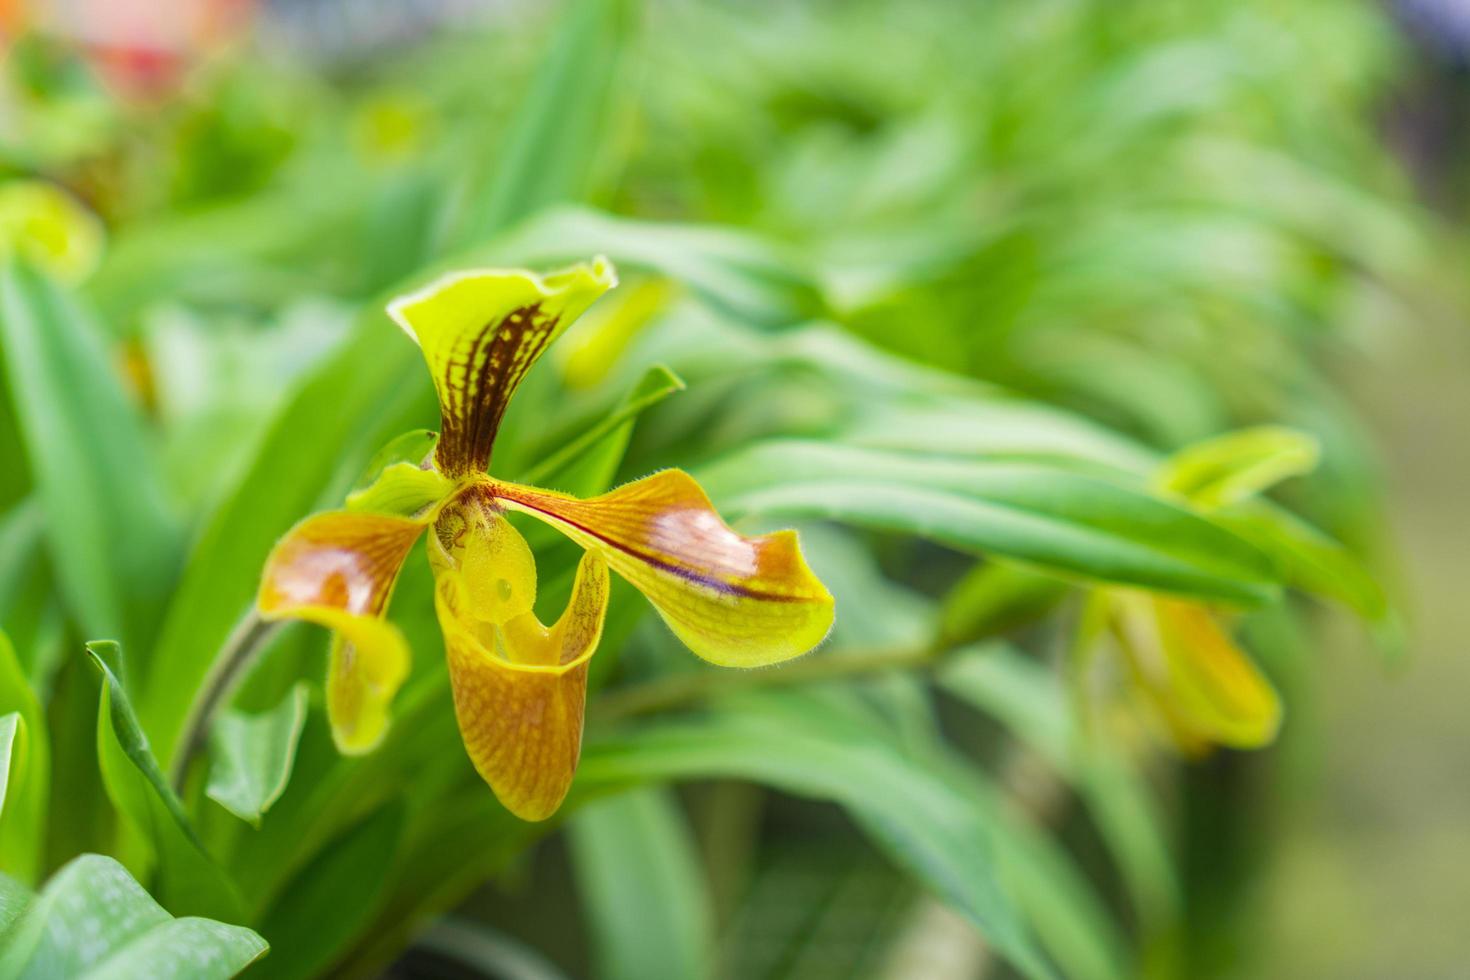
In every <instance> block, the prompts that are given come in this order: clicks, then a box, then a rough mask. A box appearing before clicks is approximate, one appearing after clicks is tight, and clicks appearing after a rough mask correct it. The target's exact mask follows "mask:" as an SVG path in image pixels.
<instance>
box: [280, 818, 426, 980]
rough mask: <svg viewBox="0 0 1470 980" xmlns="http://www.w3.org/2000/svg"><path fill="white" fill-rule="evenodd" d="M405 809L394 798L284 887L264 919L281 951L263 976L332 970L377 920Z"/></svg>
mask: <svg viewBox="0 0 1470 980" xmlns="http://www.w3.org/2000/svg"><path fill="white" fill-rule="evenodd" d="M403 823H404V809H403V806H402V805H401V804H399V803H396V802H394V803H389V804H387V805H385V806H382V807H380V808H378V810H377V811H376V812H374V813H373V814H372V815H370V816H369V817H367V818H366V819H364V820H362V821H360V822H359V823H358V824H357V825H356V826H354V827H351V828H350V829H348V830H347V832H346V833H344V834H342V835H341V836H340V837H338V838H337V839H336V840H334V841H332V842H331V843H330V844H328V845H327V846H326V847H325V848H323V849H322V851H321V852H320V853H319V854H317V856H316V857H315V858H314V859H313V860H312V861H311V862H310V863H309V864H307V865H306V866H305V867H303V868H302V869H301V870H300V871H299V872H298V873H297V874H296V876H295V877H294V878H293V879H292V880H291V882H290V883H289V884H288V885H287V886H286V887H285V888H284V889H282V890H281V892H280V894H279V895H278V896H277V898H276V900H275V901H274V902H273V903H272V905H271V907H270V910H269V911H268V912H267V913H266V916H265V918H264V919H263V920H262V921H261V923H260V931H261V934H262V935H264V936H265V937H266V938H267V939H268V940H269V941H270V943H271V946H272V948H273V949H274V950H275V955H273V956H272V957H271V958H270V959H269V960H267V961H266V962H265V963H264V964H263V965H262V967H261V969H260V975H261V976H263V977H274V978H295V977H316V976H321V975H322V974H323V973H324V972H326V971H327V970H328V969H329V968H330V967H331V966H332V964H333V963H334V962H336V960H337V959H338V957H340V956H341V955H342V953H343V952H344V951H345V950H346V949H347V948H348V947H349V946H350V945H351V943H352V942H353V940H354V939H356V938H359V933H360V931H361V930H362V928H363V927H364V926H365V925H366V924H367V923H368V922H370V921H372V916H373V913H374V912H375V911H376V909H377V905H378V901H379V899H380V897H381V896H382V895H383V892H384V888H385V885H386V882H387V880H388V873H389V870H390V869H391V868H392V866H393V862H394V859H395V857H396V855H397V851H398V843H399V839H400V837H401V835H402V832H403Z"/></svg>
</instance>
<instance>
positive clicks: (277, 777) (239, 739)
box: [205, 682, 308, 826]
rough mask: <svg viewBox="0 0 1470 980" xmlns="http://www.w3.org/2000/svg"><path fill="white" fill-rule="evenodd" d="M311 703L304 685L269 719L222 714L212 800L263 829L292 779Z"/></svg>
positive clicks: (215, 736) (214, 736)
mask: <svg viewBox="0 0 1470 980" xmlns="http://www.w3.org/2000/svg"><path fill="white" fill-rule="evenodd" d="M307 699H308V694H307V685H306V683H305V682H301V683H298V684H297V685H296V686H295V687H293V688H292V689H291V692H290V693H289V694H287V695H286V697H285V698H284V699H283V700H282V701H281V703H280V704H278V705H277V706H276V707H275V708H273V709H272V710H270V711H267V712H265V713H264V714H259V715H248V714H245V713H244V712H241V711H234V710H227V711H222V712H220V715H219V717H218V718H217V719H216V720H215V722H214V728H213V730H212V731H211V732H210V733H209V744H210V749H211V752H212V755H213V759H214V765H213V767H212V768H211V769H210V771H209V785H208V786H207V788H206V789H205V793H206V794H207V795H208V796H209V798H210V799H212V800H214V801H215V802H216V803H218V804H219V805H220V806H222V807H224V808H225V809H226V810H229V811H230V812H231V813H233V814H234V815H235V816H237V817H239V818H240V819H241V820H246V821H249V822H250V823H252V824H255V825H256V826H259V825H260V818H261V816H262V815H263V814H264V813H265V811H267V810H269V809H270V807H271V804H272V803H274V802H275V801H276V800H278V799H280V797H281V794H282V793H284V792H285V791H286V783H287V782H288V781H289V780H290V779H291V766H292V765H293V764H294V763H295V761H296V743H297V742H298V741H299V740H300V738H301V729H302V726H303V725H305V724H306V711H307Z"/></svg>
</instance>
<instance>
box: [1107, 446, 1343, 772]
mask: <svg viewBox="0 0 1470 980" xmlns="http://www.w3.org/2000/svg"><path fill="white" fill-rule="evenodd" d="M1319 455H1320V450H1319V448H1318V446H1317V444H1316V442H1315V441H1314V440H1312V439H1311V438H1310V437H1309V436H1306V435H1304V434H1302V433H1300V432H1296V431H1293V430H1291V429H1284V428H1280V427H1276V426H1262V427H1258V428H1252V429H1242V430H1240V431H1238V432H1231V433H1227V434H1225V435H1222V436H1218V437H1216V438H1213V439H1208V440H1206V441H1204V442H1201V443H1198V444H1196V445H1193V446H1189V447H1187V448H1185V449H1184V450H1182V451H1180V452H1179V453H1178V454H1176V455H1175V456H1173V457H1172V458H1170V459H1169V460H1166V461H1165V463H1164V464H1163V465H1162V466H1161V467H1160V468H1159V470H1158V472H1157V474H1156V475H1155V479H1154V489H1155V490H1156V491H1157V492H1158V493H1160V494H1161V495H1164V496H1168V497H1173V498H1175V499H1178V500H1180V501H1181V502H1183V503H1186V504H1190V505H1192V506H1194V507H1197V508H1199V509H1201V510H1205V511H1210V510H1214V509H1217V508H1223V507H1229V506H1231V505H1234V504H1238V503H1241V502H1242V501H1245V500H1247V499H1249V498H1250V497H1253V496H1255V495H1256V494H1259V493H1260V492H1262V491H1264V490H1266V489H1267V488H1269V487H1271V486H1272V485H1274V484H1275V483H1277V482H1278V481H1280V480H1283V479H1286V478H1288V477H1291V476H1296V475H1298V474H1301V473H1306V472H1309V471H1310V470H1312V469H1313V468H1314V467H1315V466H1316V465H1317V460H1318V457H1319ZM1093 609H1094V613H1095V615H1094V616H1093V618H1092V621H1091V623H1090V625H1088V626H1086V627H1085V628H1084V632H1085V633H1086V634H1087V636H1086V638H1085V640H1084V643H1085V645H1096V644H1098V643H1100V642H1104V641H1105V640H1110V641H1111V642H1112V644H1113V645H1114V646H1116V648H1117V649H1118V651H1120V652H1121V654H1122V660H1123V665H1124V667H1125V670H1126V674H1127V681H1126V682H1127V684H1128V685H1129V687H1130V688H1131V689H1132V692H1133V694H1134V695H1135V696H1136V697H1137V698H1138V700H1140V701H1142V702H1143V704H1144V705H1145V706H1146V708H1147V709H1148V711H1149V714H1150V715H1151V718H1152V720H1153V721H1154V722H1156V727H1158V728H1160V729H1162V733H1163V734H1164V736H1165V737H1166V738H1167V739H1168V740H1169V741H1170V742H1171V743H1172V744H1173V745H1174V746H1175V747H1177V748H1178V749H1179V750H1180V751H1181V752H1183V753H1185V754H1187V755H1201V754H1203V753H1205V752H1207V751H1208V750H1209V748H1210V747H1211V746H1214V745H1225V746H1230V747H1232V748H1260V747H1262V746H1265V745H1269V744H1270V743H1271V742H1272V741H1274V740H1275V738H1276V734H1277V731H1278V730H1279V729H1280V727H1281V714H1282V708H1281V699H1280V697H1279V695H1278V694H1277V693H1276V689H1275V688H1274V687H1272V685H1271V682H1270V680H1269V679H1267V678H1266V676H1265V675H1264V674H1263V673H1261V671H1260V669H1259V668H1258V667H1257V666H1256V665H1255V663H1254V661H1252V660H1251V657H1250V655H1249V654H1247V653H1246V652H1245V651H1244V650H1242V649H1241V648H1240V647H1239V646H1238V645H1237V644H1236V643H1235V641H1234V640H1233V639H1231V636H1230V632H1229V630H1228V629H1227V628H1226V626H1225V625H1224V622H1223V620H1222V617H1221V615H1220V614H1219V613H1217V612H1216V611H1214V610H1212V609H1211V608H1210V607H1208V606H1206V605H1205V604H1204V603H1201V602H1198V601H1193V600H1189V599H1179V598H1171V597H1168V596H1163V595H1156V594H1152V593H1147V592H1140V591H1136V590H1131V589H1118V588H1110V589H1103V590H1098V592H1097V593H1095V599H1094V603H1093Z"/></svg>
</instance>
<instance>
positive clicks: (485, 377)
mask: <svg viewBox="0 0 1470 980" xmlns="http://www.w3.org/2000/svg"><path fill="white" fill-rule="evenodd" d="M615 285H617V274H616V272H614V271H613V267H612V263H610V262H608V261H607V259H605V258H602V257H598V258H596V259H593V260H592V261H591V262H584V263H580V264H578V265H573V266H568V267H567V268H565V269H561V270H558V271H556V272H552V273H548V274H546V275H537V274H536V273H534V272H529V271H526V270H524V269H472V270H468V271H464V272H455V273H451V274H449V275H447V276H443V277H441V278H439V279H436V280H435V281H434V282H432V283H430V284H429V285H428V286H426V287H424V288H423V289H421V290H419V291H417V292H414V293H409V294H408V295H407V296H403V297H400V298H398V299H396V300H394V301H393V302H392V303H390V304H389V305H388V315H389V316H391V317H392V318H393V320H394V321H395V322H396V323H397V324H398V325H399V326H400V327H402V328H403V330H404V331H405V332H406V333H407V334H408V335H409V336H410V337H412V338H413V339H414V341H415V342H416V343H417V344H418V345H419V347H420V348H421V349H422V350H423V352H424V360H425V361H426V362H427V363H428V365H429V371H430V373H431V374H432V376H433V379H434V389H435V391H436V392H437V393H438V395H439V409H440V415H441V418H442V426H443V427H442V429H441V434H440V438H439V445H438V448H437V449H436V450H435V458H436V461H437V463H438V466H439V469H440V470H441V471H443V472H444V473H445V474H446V475H447V476H451V477H458V476H463V475H465V474H467V473H482V472H484V471H485V469H486V468H487V467H488V466H489V463H490V452H491V448H492V446H493V444H494V442H495V435H496V432H497V431H498V430H499V428H500V420H501V417H502V416H503V415H504V413H505V408H506V405H507V404H509V402H510V399H511V396H512V395H514V394H515V391H516V388H517V387H518V386H519V385H520V383H521V379H522V378H524V377H525V374H526V371H527V370H529V369H530V367H531V365H532V364H534V363H535V362H536V360H537V358H539V357H540V356H541V354H542V353H543V352H544V351H545V350H546V348H547V346H549V345H550V344H551V343H552V342H553V341H554V340H556V338H557V337H559V336H560V335H561V334H562V332H564V331H565V330H566V328H567V327H568V326H569V325H570V324H571V323H572V321H573V320H575V319H576V318H577V317H579V316H580V315H581V314H582V313H583V312H584V311H585V310H586V309H587V308H588V307H589V306H591V305H592V304H593V303H594V302H595V301H596V300H597V298H598V297H599V296H601V295H602V294H603V293H605V292H607V291H608V290H609V289H611V288H612V287H613V286H615Z"/></svg>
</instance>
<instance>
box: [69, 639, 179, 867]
mask: <svg viewBox="0 0 1470 980" xmlns="http://www.w3.org/2000/svg"><path fill="white" fill-rule="evenodd" d="M87 654H88V655H89V656H90V657H91V658H92V662H93V663H94V664H96V665H97V669H98V670H99V671H101V672H102V720H105V721H107V722H108V723H109V725H110V727H111V731H112V737H113V738H115V739H116V740H117V744H118V745H119V746H121V748H122V750H123V752H124V753H125V754H126V755H127V757H128V761H129V762H131V763H132V764H133V765H134V766H136V767H137V769H138V771H139V772H141V773H142V774H143V778H145V779H146V780H148V784H149V785H150V786H152V787H153V792H155V793H156V794H158V798H159V799H161V800H162V801H163V804H164V806H165V807H167V808H168V812H169V814H170V815H171V816H172V817H173V819H174V821H175V822H176V823H177V824H178V825H179V829H180V830H182V831H183V832H184V834H185V835H186V836H187V837H188V838H189V840H190V841H192V842H193V843H194V845H195V846H196V847H198V848H199V849H200V850H203V849H204V844H203V842H201V841H200V840H199V837H198V835H196V834H195V833H194V826H193V824H192V823H190V821H189V815H188V814H187V813H185V812H184V804H183V803H182V802H180V800H179V797H178V794H176V793H175V792H174V790H173V787H172V786H170V785H169V783H168V777H166V776H165V775H164V774H163V770H162V769H161V768H160V767H159V765H158V760H157V759H156V758H154V756H153V749H152V747H151V746H150V745H149V744H148V736H147V735H145V734H144V733H143V729H142V727H141V726H140V725H139V724H138V716H137V715H136V714H135V713H134V712H133V705H132V702H130V701H129V700H128V695H127V692H126V691H124V690H123V685H122V681H120V680H118V673H119V672H121V671H122V669H123V668H122V648H121V647H120V646H119V645H118V644H117V643H116V642H115V641H113V640H93V641H91V642H89V643H88V644H87ZM100 737H101V734H100V732H99V738H100Z"/></svg>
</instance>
